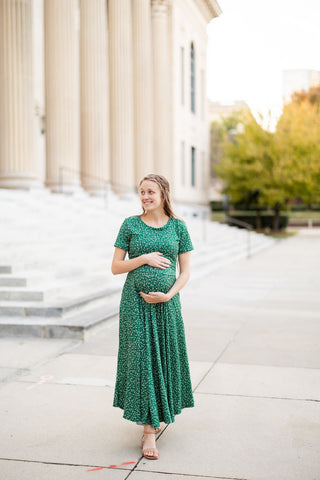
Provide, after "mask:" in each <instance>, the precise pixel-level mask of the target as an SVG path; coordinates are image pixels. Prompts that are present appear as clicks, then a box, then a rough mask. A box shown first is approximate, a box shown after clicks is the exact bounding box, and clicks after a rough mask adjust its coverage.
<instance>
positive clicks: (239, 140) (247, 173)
mask: <svg viewBox="0 0 320 480" xmlns="http://www.w3.org/2000/svg"><path fill="white" fill-rule="evenodd" d="M238 121H239V124H240V125H241V126H242V128H241V129H240V132H239V128H238V133H237V134H236V135H234V136H232V138H230V136H228V135H225V136H224V138H223V142H222V148H221V149H220V150H221V155H220V159H219V160H220V161H219V162H216V163H218V164H217V165H215V166H214V169H215V172H216V173H217V175H218V176H219V177H220V178H222V179H223V180H224V183H225V189H224V191H225V193H227V194H228V195H229V196H230V198H231V201H232V202H233V203H249V202H250V201H252V203H254V204H255V205H256V207H257V210H258V213H259V209H260V208H261V207H262V206H264V205H266V206H268V207H270V208H272V209H273V210H274V214H275V215H274V225H273V228H274V230H278V228H279V218H280V210H281V209H283V208H285V207H286V205H287V204H288V203H289V201H290V200H292V199H297V198H298V199H301V200H302V201H303V202H305V203H307V204H310V203H313V202H319V201H320V86H319V87H314V88H312V89H310V90H309V91H308V92H298V93H295V94H294V95H293V96H292V101H291V102H290V103H289V104H287V105H285V106H284V109H283V113H282V115H281V117H280V119H279V122H278V124H277V127H276V131H275V132H271V131H268V130H265V129H264V128H263V127H262V126H261V124H260V123H258V122H257V121H256V119H255V118H254V116H253V115H252V114H251V112H244V113H243V115H242V116H240V117H239V119H238ZM224 122H225V123H226V121H225V120H224Z"/></svg>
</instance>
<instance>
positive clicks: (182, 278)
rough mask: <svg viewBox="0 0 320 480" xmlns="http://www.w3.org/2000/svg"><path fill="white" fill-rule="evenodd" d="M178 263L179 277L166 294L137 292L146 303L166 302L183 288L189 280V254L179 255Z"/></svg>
mask: <svg viewBox="0 0 320 480" xmlns="http://www.w3.org/2000/svg"><path fill="white" fill-rule="evenodd" d="M178 261H179V270H180V273H179V276H178V278H177V280H176V281H175V282H174V284H173V285H172V287H171V288H170V290H169V291H168V292H167V293H162V292H149V293H148V294H146V293H143V292H139V293H140V295H141V297H142V298H143V299H144V300H145V301H146V302H147V303H159V302H167V301H168V300H170V298H172V297H173V296H174V295H175V294H176V293H178V292H180V290H181V289H182V288H183V287H184V286H185V284H186V283H187V281H188V280H189V278H190V252H185V253H181V254H180V255H179V256H178Z"/></svg>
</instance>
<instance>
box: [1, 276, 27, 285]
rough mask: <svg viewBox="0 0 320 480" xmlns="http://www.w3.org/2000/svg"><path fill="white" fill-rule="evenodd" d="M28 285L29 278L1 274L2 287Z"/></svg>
mask: <svg viewBox="0 0 320 480" xmlns="http://www.w3.org/2000/svg"><path fill="white" fill-rule="evenodd" d="M26 285H27V279H26V278H22V277H13V276H12V275H11V274H1V275H0V286H1V287H25V286H26Z"/></svg>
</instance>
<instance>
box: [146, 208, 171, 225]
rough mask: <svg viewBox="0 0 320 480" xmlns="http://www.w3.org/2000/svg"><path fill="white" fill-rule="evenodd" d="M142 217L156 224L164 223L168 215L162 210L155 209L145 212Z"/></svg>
mask: <svg viewBox="0 0 320 480" xmlns="http://www.w3.org/2000/svg"><path fill="white" fill-rule="evenodd" d="M142 217H143V218H144V219H146V220H147V222H148V223H152V224H154V225H155V226H156V225H160V226H161V225H162V224H163V223H166V221H167V219H168V215H166V213H165V211H164V210H163V209H162V210H156V211H154V212H146V213H143V214H142Z"/></svg>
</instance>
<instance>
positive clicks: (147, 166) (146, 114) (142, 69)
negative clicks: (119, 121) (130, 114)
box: [132, 0, 154, 184]
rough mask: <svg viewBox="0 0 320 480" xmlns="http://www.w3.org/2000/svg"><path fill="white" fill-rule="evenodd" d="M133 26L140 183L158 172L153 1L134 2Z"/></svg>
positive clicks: (136, 154) (136, 140)
mask: <svg viewBox="0 0 320 480" xmlns="http://www.w3.org/2000/svg"><path fill="white" fill-rule="evenodd" d="M132 24H133V72H134V134H135V135H134V140H135V174H136V177H135V181H136V184H137V183H138V182H139V180H141V178H142V177H143V176H145V175H147V174H148V173H152V172H153V170H154V165H153V95H152V90H153V88H152V56H151V55H152V46H151V43H152V37H151V8H150V0H134V1H133V3H132Z"/></svg>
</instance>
